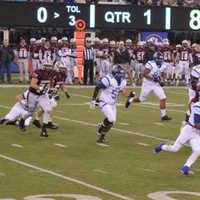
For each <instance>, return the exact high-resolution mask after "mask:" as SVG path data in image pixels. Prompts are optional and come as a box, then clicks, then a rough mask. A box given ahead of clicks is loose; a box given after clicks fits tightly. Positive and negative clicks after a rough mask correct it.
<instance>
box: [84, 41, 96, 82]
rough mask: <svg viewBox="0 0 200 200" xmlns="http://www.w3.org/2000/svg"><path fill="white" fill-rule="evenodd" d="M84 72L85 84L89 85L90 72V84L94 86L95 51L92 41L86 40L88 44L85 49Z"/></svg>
mask: <svg viewBox="0 0 200 200" xmlns="http://www.w3.org/2000/svg"><path fill="white" fill-rule="evenodd" d="M83 53H84V70H83V83H84V85H87V82H88V72H89V84H90V85H93V84H94V60H95V51H94V49H93V48H92V40H91V39H90V38H86V44H85V49H84V52H83Z"/></svg>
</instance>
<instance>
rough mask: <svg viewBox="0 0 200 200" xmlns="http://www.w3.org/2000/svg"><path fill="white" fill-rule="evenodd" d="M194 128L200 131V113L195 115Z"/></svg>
mask: <svg viewBox="0 0 200 200" xmlns="http://www.w3.org/2000/svg"><path fill="white" fill-rule="evenodd" d="M194 124H195V125H194V127H195V128H197V129H200V113H195V114H194Z"/></svg>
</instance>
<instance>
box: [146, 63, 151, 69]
mask: <svg viewBox="0 0 200 200" xmlns="http://www.w3.org/2000/svg"><path fill="white" fill-rule="evenodd" d="M145 68H147V69H149V70H152V65H151V64H150V62H147V63H146V64H145Z"/></svg>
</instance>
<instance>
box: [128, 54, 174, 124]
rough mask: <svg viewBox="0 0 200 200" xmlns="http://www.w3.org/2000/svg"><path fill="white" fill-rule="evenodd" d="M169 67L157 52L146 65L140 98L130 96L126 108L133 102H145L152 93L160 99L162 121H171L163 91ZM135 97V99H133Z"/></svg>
mask: <svg viewBox="0 0 200 200" xmlns="http://www.w3.org/2000/svg"><path fill="white" fill-rule="evenodd" d="M166 69H167V66H166V65H165V63H164V62H163V54H162V53H160V52H157V53H155V54H154V55H153V60H152V61H148V62H147V63H146V65H145V69H144V73H143V77H144V78H143V82H142V89H141V92H140V96H139V97H134V96H132V95H130V98H129V99H128V101H127V102H126V107H129V105H130V103H131V102H136V103H138V102H144V101H145V100H146V98H147V96H149V94H150V93H151V92H154V94H155V95H156V96H157V97H158V98H159V99H160V115H161V120H162V121H165V120H171V117H168V116H167V112H166V95H165V92H164V89H163V86H164V83H165V78H166ZM133 97H134V98H133Z"/></svg>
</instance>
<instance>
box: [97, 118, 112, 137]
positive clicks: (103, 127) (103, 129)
mask: <svg viewBox="0 0 200 200" xmlns="http://www.w3.org/2000/svg"><path fill="white" fill-rule="evenodd" d="M112 126H113V122H109V121H108V119H107V118H105V119H104V121H103V123H102V125H101V127H100V129H99V132H100V133H107V132H108V131H109V130H110V129H111V128H112Z"/></svg>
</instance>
